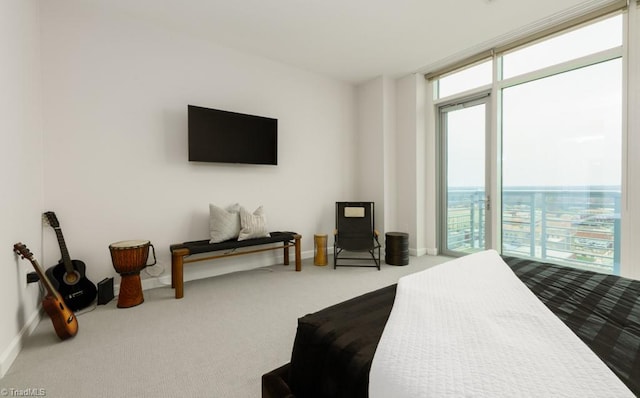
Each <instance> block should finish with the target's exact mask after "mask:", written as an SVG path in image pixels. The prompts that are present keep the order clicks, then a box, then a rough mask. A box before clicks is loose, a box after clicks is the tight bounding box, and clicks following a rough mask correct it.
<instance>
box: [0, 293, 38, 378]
mask: <svg viewBox="0 0 640 398" xmlns="http://www.w3.org/2000/svg"><path fill="white" fill-rule="evenodd" d="M41 319H42V311H41V307H40V306H39V307H38V309H37V310H36V311H34V313H33V314H32V315H31V317H30V318H29V320H28V321H27V323H26V324H25V325H24V326H23V327H22V330H20V333H18V334H17V335H16V337H14V338H13V340H12V341H11V344H9V346H8V347H7V349H6V350H5V351H4V352H3V353H2V356H0V379H2V378H3V377H4V375H5V374H7V372H8V371H9V368H11V365H13V361H15V360H16V358H17V357H18V354H19V353H20V351H21V350H22V347H23V345H24V339H25V338H26V337H27V336H29V335H30V334H31V333H32V332H33V331H34V330H35V328H36V327H37V326H38V324H39V323H40V320H41Z"/></svg>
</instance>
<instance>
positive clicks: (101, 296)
mask: <svg viewBox="0 0 640 398" xmlns="http://www.w3.org/2000/svg"><path fill="white" fill-rule="evenodd" d="M111 300H113V278H104V279H103V280H101V281H100V282H98V305H103V304H107V303H108V302H109V301H111Z"/></svg>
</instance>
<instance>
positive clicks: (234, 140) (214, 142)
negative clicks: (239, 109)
mask: <svg viewBox="0 0 640 398" xmlns="http://www.w3.org/2000/svg"><path fill="white" fill-rule="evenodd" d="M188 118H189V161H192V162H222V163H249V164H272V165H276V164H278V119H272V118H268V117H262V116H254V115H246V114H243V113H236V112H228V111H223V110H218V109H209V108H203V107H200V106H195V105H189V106H188Z"/></svg>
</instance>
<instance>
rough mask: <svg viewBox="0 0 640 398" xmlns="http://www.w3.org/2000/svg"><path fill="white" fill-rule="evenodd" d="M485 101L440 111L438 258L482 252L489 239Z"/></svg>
mask: <svg viewBox="0 0 640 398" xmlns="http://www.w3.org/2000/svg"><path fill="white" fill-rule="evenodd" d="M488 99H489V97H488V95H484V96H482V98H476V99H471V100H467V101H464V102H459V103H454V104H445V105H443V106H441V107H440V108H439V110H440V144H441V148H442V150H441V159H440V168H441V171H442V173H441V176H442V180H441V184H440V185H441V190H440V192H441V197H440V201H441V204H442V205H441V208H442V210H443V211H442V212H441V217H442V220H441V222H440V226H441V228H440V241H441V242H442V243H443V247H442V249H443V250H442V252H443V253H444V254H449V255H460V254H464V253H473V252H476V251H480V250H484V249H485V246H486V241H487V239H486V236H487V222H486V220H487V207H488V203H487V189H486V175H487V173H486V172H485V169H486V163H487V162H486V159H487V156H486V148H487V146H486V144H485V143H486V139H487V136H488V135H487V131H488V123H487V120H488V117H487V115H488V108H489V104H488Z"/></svg>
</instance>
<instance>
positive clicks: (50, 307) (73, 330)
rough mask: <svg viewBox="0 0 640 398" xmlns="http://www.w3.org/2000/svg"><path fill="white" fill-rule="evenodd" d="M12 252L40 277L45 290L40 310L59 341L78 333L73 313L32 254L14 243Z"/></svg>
mask: <svg viewBox="0 0 640 398" xmlns="http://www.w3.org/2000/svg"><path fill="white" fill-rule="evenodd" d="M13 251H14V252H16V254H17V255H19V256H21V257H22V258H23V259H27V260H29V261H30V262H31V265H33V268H35V270H36V273H37V274H38V276H39V277H40V281H41V282H42V284H43V285H44V287H45V288H46V289H47V294H46V295H45V297H44V299H42V308H44V311H45V312H46V313H47V315H49V318H51V322H52V323H53V328H54V329H55V331H56V334H57V335H58V337H59V338H60V340H66V339H68V338H71V337H73V336H75V335H76V334H77V333H78V320H77V319H76V317H75V315H74V314H73V311H71V310H70V309H69V307H67V306H66V304H65V303H64V300H62V297H60V293H58V292H57V291H56V289H55V288H54V287H53V285H52V284H51V281H50V280H49V278H47V276H46V275H45V274H44V273H43V272H42V269H40V265H39V264H38V261H36V259H35V258H34V257H33V254H32V253H31V252H30V251H29V249H27V246H25V245H24V244H22V243H16V244H15V245H13Z"/></svg>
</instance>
